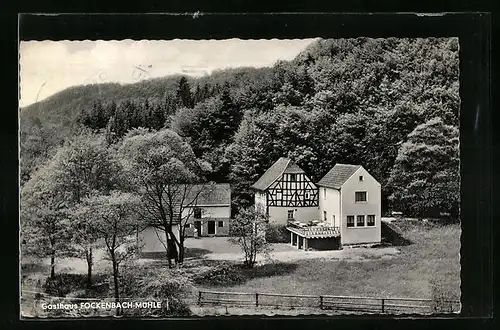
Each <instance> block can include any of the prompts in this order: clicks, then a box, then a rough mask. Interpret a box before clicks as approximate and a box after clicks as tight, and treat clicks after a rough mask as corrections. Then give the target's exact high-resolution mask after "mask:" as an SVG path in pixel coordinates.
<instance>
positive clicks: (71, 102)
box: [20, 38, 460, 215]
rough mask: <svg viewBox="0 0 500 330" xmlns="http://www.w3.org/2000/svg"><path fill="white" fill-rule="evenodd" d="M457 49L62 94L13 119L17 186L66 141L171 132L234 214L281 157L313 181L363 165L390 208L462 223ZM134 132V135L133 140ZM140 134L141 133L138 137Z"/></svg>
mask: <svg viewBox="0 0 500 330" xmlns="http://www.w3.org/2000/svg"><path fill="white" fill-rule="evenodd" d="M458 49H459V45H458V39H456V38H455V39H452V38H426V39H399V38H398V39H396V38H389V39H369V38H357V39H328V40H319V41H318V42H315V43H314V44H312V45H310V46H309V47H308V48H307V49H305V50H304V51H303V52H302V53H300V54H299V55H298V56H297V57H296V58H295V59H294V60H292V61H289V62H287V61H279V62H277V63H276V64H275V65H274V66H273V67H270V68H262V69H254V68H240V69H228V70H223V71H217V72H214V73H213V74H211V75H210V76H205V77H201V78H196V79H195V78H188V77H181V76H172V77H166V78H162V79H154V80H147V81H142V82H139V83H136V84H130V85H118V84H99V85H88V86H79V87H73V88H69V89H67V90H65V91H62V92H60V93H58V94H56V95H54V96H52V97H50V98H48V99H47V100H44V101H42V102H39V103H36V104H33V105H31V106H29V107H26V108H24V109H21V112H20V120H21V123H20V128H21V179H22V182H25V181H27V180H28V179H29V178H30V176H31V175H32V173H33V172H34V171H35V170H36V169H37V167H39V166H40V165H41V164H43V162H44V161H45V160H46V159H48V158H50V157H51V156H52V155H53V154H54V153H55V151H56V150H57V148H58V147H59V146H60V145H61V144H62V143H63V142H64V141H65V140H66V139H68V138H71V137H73V136H75V135H76V134H78V132H79V131H81V130H82V129H89V130H93V131H95V132H99V134H102V135H103V136H105V139H106V141H107V143H108V144H109V145H111V146H113V145H115V144H117V143H119V142H120V141H121V139H122V138H123V137H124V136H125V134H126V133H127V132H128V131H129V130H130V129H133V128H138V127H143V128H147V129H150V130H160V129H164V128H169V129H172V130H174V131H175V132H177V133H178V134H179V135H180V136H181V137H182V138H184V139H185V140H186V141H188V142H189V144H190V145H191V148H192V149H193V152H194V154H195V155H196V157H198V158H200V159H202V160H204V161H206V162H208V163H210V164H211V165H212V172H211V173H210V174H209V176H208V179H210V180H214V181H218V182H231V183H232V186H233V199H234V205H235V207H240V206H245V205H248V204H250V203H251V202H252V198H251V193H250V191H249V186H250V185H251V184H252V183H253V182H254V181H256V180H257V179H258V177H259V176H260V175H262V174H263V173H264V171H265V170H266V169H267V168H268V167H269V166H270V165H271V164H272V163H273V162H274V161H275V160H276V159H277V158H278V157H280V156H289V157H291V158H292V159H293V160H294V161H295V162H297V164H298V165H299V166H301V167H302V168H303V169H304V170H305V171H306V172H307V173H308V174H309V175H310V176H311V177H312V179H313V180H314V181H318V180H319V179H320V178H321V177H322V176H323V175H324V174H325V173H326V172H327V171H328V170H329V169H330V168H331V167H332V166H333V165H334V164H335V163H351V164H361V165H363V166H364V167H365V168H366V169H367V170H368V171H370V172H371V173H372V174H373V175H374V177H375V178H376V179H377V180H378V181H379V182H381V184H382V189H383V193H384V196H386V197H388V198H389V199H388V201H389V203H388V204H387V203H385V204H384V209H386V208H387V207H388V206H390V207H394V208H397V209H398V210H403V211H406V212H408V213H412V214H418V215H427V214H435V213H436V212H449V213H452V214H453V215H457V214H458V198H459V165H458V164H459V158H458V157H459V156H458V145H459V144H458V136H459V134H458V123H459V118H458V115H459V107H460V98H459V56H458ZM139 132H140V131H139ZM137 134H138V133H137Z"/></svg>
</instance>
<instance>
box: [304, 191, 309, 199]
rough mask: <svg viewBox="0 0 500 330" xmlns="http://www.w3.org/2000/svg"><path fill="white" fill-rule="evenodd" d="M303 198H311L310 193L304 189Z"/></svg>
mask: <svg viewBox="0 0 500 330" xmlns="http://www.w3.org/2000/svg"><path fill="white" fill-rule="evenodd" d="M304 198H305V199H309V198H311V194H309V192H307V191H306V192H305V194H304Z"/></svg>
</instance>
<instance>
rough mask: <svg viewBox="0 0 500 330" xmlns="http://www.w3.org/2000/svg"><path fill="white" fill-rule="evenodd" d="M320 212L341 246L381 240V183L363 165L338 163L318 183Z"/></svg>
mask: <svg viewBox="0 0 500 330" xmlns="http://www.w3.org/2000/svg"><path fill="white" fill-rule="evenodd" d="M317 185H318V188H319V211H320V215H321V217H322V219H323V221H325V222H326V223H328V225H329V226H331V227H338V228H339V230H340V243H341V245H351V244H372V243H380V241H381V224H380V217H381V186H380V183H378V182H377V180H375V179H374V178H373V177H372V176H371V175H370V173H368V171H366V170H365V169H364V168H363V166H361V165H346V164H337V165H335V166H334V167H333V168H332V169H331V170H330V171H329V172H328V173H327V174H326V175H325V176H324V177H323V178H322V179H321V180H320V181H319V182H318V183H317Z"/></svg>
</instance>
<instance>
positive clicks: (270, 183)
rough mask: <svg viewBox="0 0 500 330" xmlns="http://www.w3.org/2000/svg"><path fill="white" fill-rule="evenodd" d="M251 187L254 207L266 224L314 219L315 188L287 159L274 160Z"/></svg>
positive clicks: (302, 172)
mask: <svg viewBox="0 0 500 330" xmlns="http://www.w3.org/2000/svg"><path fill="white" fill-rule="evenodd" d="M252 188H253V189H254V191H255V207H256V208H257V209H258V210H260V211H261V212H265V213H267V214H268V216H269V223H270V224H275V225H287V223H288V222H290V221H307V220H310V219H312V218H316V217H317V214H318V206H319V202H318V188H317V187H316V185H315V184H314V183H313V182H312V181H311V179H310V178H309V177H308V176H307V175H306V173H305V172H304V171H303V170H302V169H301V168H300V167H299V166H298V165H297V164H295V163H294V162H293V161H292V160H290V159H289V158H285V157H281V158H280V159H278V160H277V161H276V162H275V163H274V164H273V165H272V166H271V167H270V168H269V169H268V170H267V171H266V172H265V173H264V174H263V175H262V176H261V177H260V178H259V180H258V181H257V182H255V183H254V184H253V185H252Z"/></svg>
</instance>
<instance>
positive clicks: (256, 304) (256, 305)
mask: <svg viewBox="0 0 500 330" xmlns="http://www.w3.org/2000/svg"><path fill="white" fill-rule="evenodd" d="M255 307H259V294H258V293H257V292H255Z"/></svg>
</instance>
